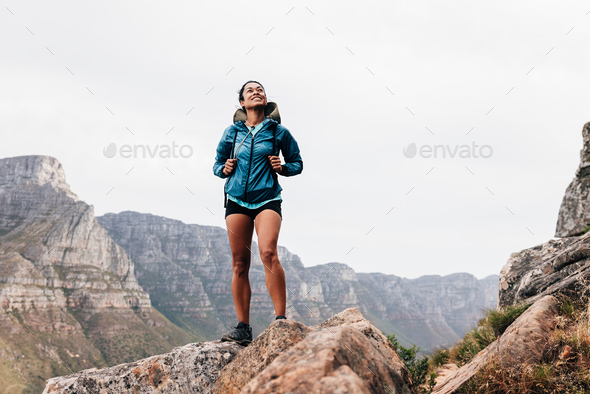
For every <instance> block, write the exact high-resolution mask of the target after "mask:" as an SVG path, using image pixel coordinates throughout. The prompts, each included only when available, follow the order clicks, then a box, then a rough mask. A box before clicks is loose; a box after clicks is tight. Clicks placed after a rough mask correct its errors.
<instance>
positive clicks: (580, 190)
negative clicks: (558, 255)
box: [555, 122, 590, 237]
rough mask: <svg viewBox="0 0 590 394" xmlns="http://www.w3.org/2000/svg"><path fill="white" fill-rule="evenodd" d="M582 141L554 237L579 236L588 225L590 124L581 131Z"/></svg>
mask: <svg viewBox="0 0 590 394" xmlns="http://www.w3.org/2000/svg"><path fill="white" fill-rule="evenodd" d="M582 139H583V146H582V150H581V151H580V165H579V166H578V169H577V170H576V175H575V177H574V179H573V180H572V182H571V183H570V184H569V186H568V187H567V189H566V191H565V195H564V196H563V201H562V202H561V207H560V208H559V216H558V219H557V226H556V228H555V236H556V237H571V236H577V235H581V234H583V233H584V231H586V227H587V226H589V225H590V204H589V203H588V197H589V195H588V192H589V191H590V122H588V123H586V124H585V125H584V127H583V129H582Z"/></svg>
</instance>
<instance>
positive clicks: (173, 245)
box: [97, 211, 498, 350]
mask: <svg viewBox="0 0 590 394" xmlns="http://www.w3.org/2000/svg"><path fill="white" fill-rule="evenodd" d="M97 220H98V222H99V223H100V224H101V225H102V226H103V227H104V228H105V229H107V231H108V233H109V235H110V236H111V237H112V238H113V239H114V240H115V241H116V242H117V243H118V244H119V245H121V246H122V247H123V248H125V250H126V251H127V252H128V253H129V255H130V256H131V258H132V260H133V261H134V262H135V265H136V267H135V272H136V276H137V279H138V281H139V283H140V285H141V286H142V287H143V289H144V290H145V291H146V292H148V293H149V294H150V297H151V300H152V303H153V305H154V307H155V308H156V309H158V310H159V311H160V312H162V313H163V314H164V315H165V316H166V317H167V318H168V319H170V320H171V321H173V322H174V323H176V324H177V325H179V326H181V327H183V328H185V329H186V330H188V331H190V332H192V333H194V334H195V335H197V336H198V337H199V338H201V339H202V340H214V339H217V338H218V337H219V333H220V332H224V330H227V329H229V328H230V326H231V325H235V324H236V317H235V310H234V307H233V299H232V296H231V287H230V283H231V252H230V247H229V241H228V237H227V230H226V229H224V228H221V227H214V226H200V225H197V224H185V223H183V222H181V221H178V220H173V219H168V218H165V217H161V216H155V215H151V214H143V213H138V212H131V211H125V212H121V213H119V214H113V213H109V214H106V215H103V216H99V217H97ZM252 253H253V256H252V266H251V270H250V281H251V286H252V306H251V315H252V318H251V324H252V326H253V328H254V331H255V334H257V333H259V332H261V331H262V330H264V329H265V328H266V327H268V325H269V324H270V323H271V322H272V320H273V319H274V310H273V307H272V303H271V300H270V297H269V295H268V291H267V289H266V285H265V282H264V270H263V266H262V262H261V260H260V257H259V253H258V248H257V245H256V243H253V245H252ZM278 254H279V259H280V261H281V264H282V265H283V267H284V269H285V273H286V278H287V288H288V291H287V310H288V317H290V318H292V319H295V320H297V321H301V322H304V323H305V324H308V325H314V324H318V323H320V322H321V321H323V320H325V319H327V318H328V317H330V316H332V315H334V314H336V313H338V312H339V311H342V310H344V309H346V308H350V307H355V308H358V309H359V310H360V311H361V312H362V313H363V315H364V316H365V317H367V318H368V319H369V320H370V321H371V322H373V323H374V324H375V325H376V326H378V327H379V328H380V329H381V330H382V331H384V332H387V333H388V334H389V333H392V332H395V333H396V335H397V336H398V338H400V339H401V340H402V342H404V343H406V344H409V343H417V344H419V345H420V346H422V349H423V350H428V349H430V348H433V347H436V346H442V345H449V344H452V343H454V342H455V341H456V340H457V339H459V338H460V337H461V336H462V335H463V334H464V333H465V332H466V331H467V330H469V329H470V328H471V327H472V325H473V324H474V323H475V322H476V321H477V320H478V319H479V317H480V316H481V310H482V309H484V308H493V307H495V306H496V300H497V292H498V276H496V275H493V276H490V277H488V278H486V279H483V280H477V279H476V278H475V277H473V276H472V275H469V274H453V275H449V276H445V277H440V276H424V277H421V278H418V279H405V278H400V277H397V276H394V275H385V274H379V273H355V271H354V270H353V269H352V268H350V267H348V266H347V265H345V264H339V263H329V264H324V265H319V266H315V267H304V266H303V264H302V262H301V260H300V259H299V257H298V256H296V255H294V254H293V253H291V252H289V251H288V250H287V249H286V248H284V247H281V246H279V249H278Z"/></svg>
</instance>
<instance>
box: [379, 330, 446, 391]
mask: <svg viewBox="0 0 590 394" xmlns="http://www.w3.org/2000/svg"><path fill="white" fill-rule="evenodd" d="M383 334H385V333H383ZM387 339H388V340H389V342H391V344H392V345H393V347H394V348H395V350H396V351H397V354H398V355H399V356H400V358H401V359H402V361H403V362H404V364H406V368H408V371H409V372H410V377H411V378H412V383H414V386H415V387H416V388H418V389H421V391H422V392H423V393H431V392H432V388H433V387H434V385H435V383H436V382H435V380H434V379H435V378H436V374H434V373H431V374H430V379H429V380H428V382H427V381H426V376H427V375H428V369H429V366H430V364H429V362H428V357H426V356H424V357H422V358H421V359H417V358H416V355H417V354H418V352H419V351H420V347H416V345H415V344H414V345H412V347H409V348H405V347H403V346H402V345H400V344H399V342H398V341H397V338H396V337H395V334H391V335H387ZM424 385H428V389H426V388H424V387H423V386H424Z"/></svg>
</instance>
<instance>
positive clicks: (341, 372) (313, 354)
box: [241, 327, 413, 394]
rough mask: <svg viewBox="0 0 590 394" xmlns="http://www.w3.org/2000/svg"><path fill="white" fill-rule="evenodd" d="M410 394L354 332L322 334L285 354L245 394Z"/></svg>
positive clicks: (406, 384)
mask: <svg viewBox="0 0 590 394" xmlns="http://www.w3.org/2000/svg"><path fill="white" fill-rule="evenodd" d="M277 392H282V393H288V392H299V393H335V392H345V393H383V394H385V393H407V394H410V393H412V392H413V391H412V390H411V389H410V384H409V382H405V381H404V380H403V378H402V377H401V376H400V375H399V374H398V373H397V372H396V371H395V369H394V366H392V365H390V364H389V362H388V361H387V359H386V358H384V357H383V356H382V354H381V353H380V352H379V351H378V350H377V349H375V348H374V347H373V346H372V345H371V343H370V342H369V340H368V339H367V337H365V336H364V335H362V334H361V333H360V332H358V331H356V330H354V329H353V328H350V327H334V328H332V329H330V330H328V329H325V330H318V331H314V332H312V333H310V334H309V335H308V337H307V338H305V339H304V340H303V341H301V342H299V343H298V344H297V345H295V346H294V347H292V348H291V349H289V350H288V351H286V352H285V353H283V354H281V355H280V356H279V357H278V358H277V359H276V360H275V361H274V362H273V363H272V364H271V365H269V366H268V367H267V368H266V369H265V370H263V371H262V372H261V373H260V374H259V375H258V376H256V377H255V378H254V379H253V380H252V381H251V382H250V383H248V384H247V385H246V386H245V387H244V388H243V390H242V391H241V393H243V394H254V393H260V394H263V393H277Z"/></svg>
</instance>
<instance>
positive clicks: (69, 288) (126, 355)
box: [0, 156, 194, 392]
mask: <svg viewBox="0 0 590 394" xmlns="http://www.w3.org/2000/svg"><path fill="white" fill-rule="evenodd" d="M0 290H1V295H0V304H1V305H2V308H3V311H2V313H1V314H0V329H1V330H2V337H1V338H0V366H1V367H0V385H1V386H2V387H3V388H4V390H5V391H6V392H40V391H41V390H42V389H43V387H44V385H45V383H44V381H45V379H46V378H47V377H50V376H55V375H59V374H69V373H71V371H79V370H81V369H86V368H93V367H95V368H100V367H105V366H107V365H113V364H117V363H121V362H126V361H132V360H135V359H137V358H140V357H145V356H148V355H152V354H156V353H161V352H163V351H169V350H171V349H172V348H173V347H174V346H176V345H181V344H185V343H187V342H189V341H191V340H194V337H193V336H192V335H191V334H188V333H186V332H184V331H183V330H181V329H180V328H178V327H176V326H174V325H173V324H172V323H170V322H169V321H168V319H166V318H165V317H164V316H163V315H162V314H160V313H159V312H158V311H157V310H155V309H154V308H153V307H152V306H151V302H150V297H149V295H148V294H147V293H146V292H145V291H143V289H142V288H141V287H140V286H139V284H138V282H137V279H136V278H135V272H134V264H133V261H132V260H131V259H130V257H129V255H128V254H127V253H126V252H125V250H124V249H123V248H121V247H120V246H119V245H117V244H116V243H115V242H114V241H113V240H112V239H111V238H110V237H109V235H108V233H107V231H106V230H105V229H104V228H103V227H102V226H101V225H100V224H99V223H98V222H97V221H96V219H95V218H94V214H93V207H92V206H90V205H88V204H86V203H85V202H83V201H80V200H79V198H78V196H76V195H75V194H74V193H72V191H70V188H69V185H68V184H67V183H66V179H65V174H64V170H63V167H62V166H61V164H60V163H59V162H58V161H57V160H56V159H55V158H52V157H49V156H20V157H12V158H5V159H0Z"/></svg>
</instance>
